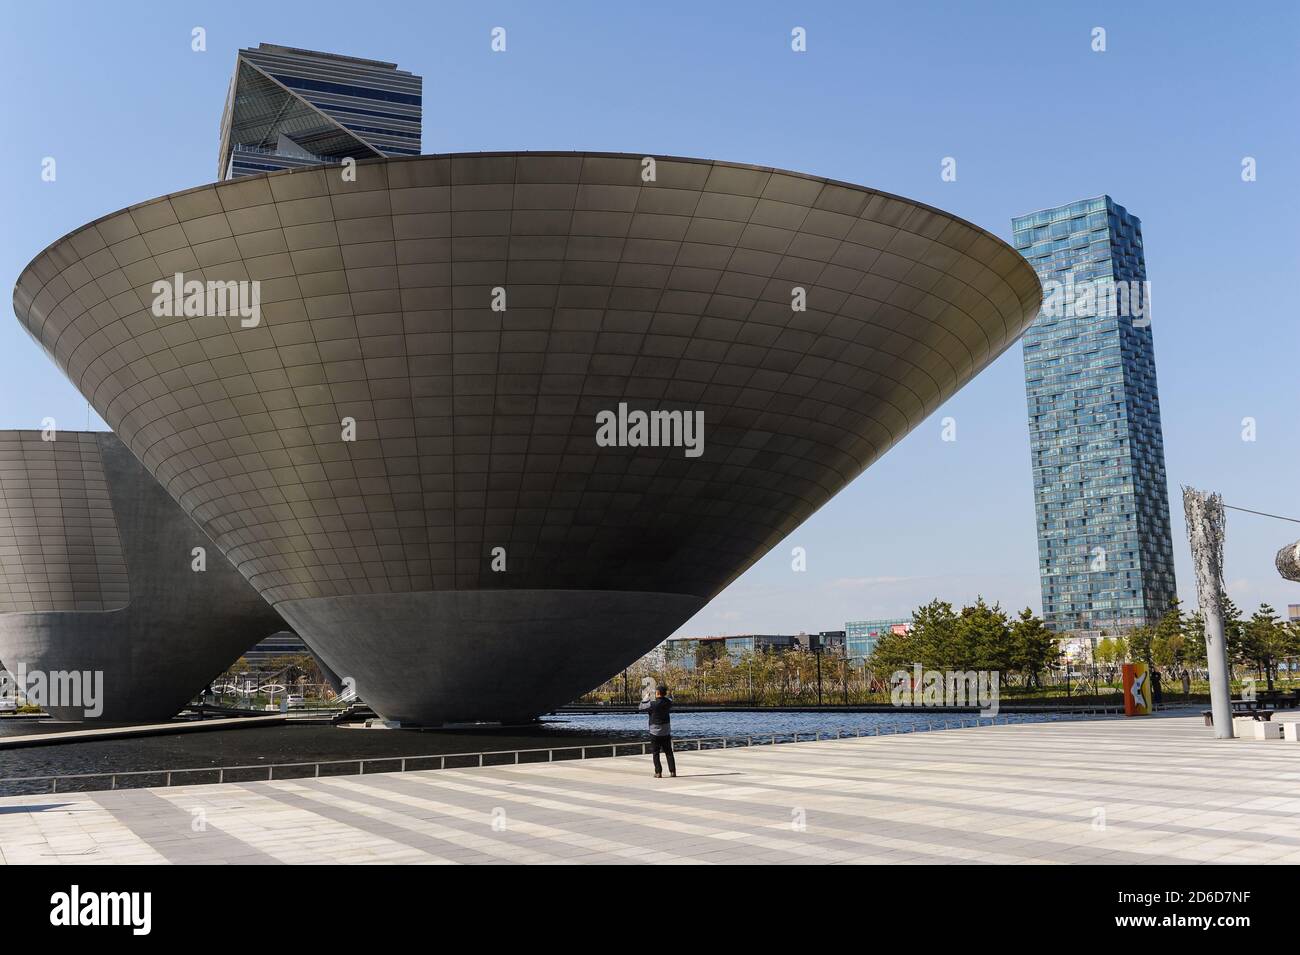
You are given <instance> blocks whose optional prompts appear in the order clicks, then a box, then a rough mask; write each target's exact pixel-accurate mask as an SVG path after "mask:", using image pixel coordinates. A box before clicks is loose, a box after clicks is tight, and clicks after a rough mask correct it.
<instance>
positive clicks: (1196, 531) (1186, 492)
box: [1183, 487, 1233, 739]
mask: <svg viewBox="0 0 1300 955" xmlns="http://www.w3.org/2000/svg"><path fill="white" fill-rule="evenodd" d="M1183 514H1184V516H1185V517H1186V519H1187V539H1188V542H1189V543H1190V544H1191V548H1192V569H1193V571H1194V572H1195V574H1196V595H1197V598H1198V600H1199V603H1200V607H1201V616H1202V617H1204V618H1205V657H1206V660H1207V661H1208V665H1209V670H1210V709H1211V711H1212V712H1213V714H1214V735H1215V736H1216V737H1218V738H1219V739H1232V737H1233V730H1232V678H1231V673H1230V672H1229V670H1228V645H1227V641H1226V640H1225V639H1224V633H1223V537H1224V528H1225V526H1226V521H1225V519H1224V515H1223V498H1222V497H1221V496H1220V495H1219V494H1207V493H1206V492H1204V491H1198V490H1196V489H1194V488H1190V487H1184V488H1183Z"/></svg>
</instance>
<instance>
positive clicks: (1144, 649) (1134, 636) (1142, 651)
mask: <svg viewBox="0 0 1300 955" xmlns="http://www.w3.org/2000/svg"><path fill="white" fill-rule="evenodd" d="M1154 639H1155V630H1154V629H1152V628H1151V627H1148V626H1145V625H1143V626H1141V627H1134V628H1133V629H1132V630H1130V631H1129V632H1128V657H1129V659H1130V660H1132V661H1133V662H1134V663H1145V664H1146V665H1147V666H1153V665H1154V664H1153V662H1152V660H1151V642H1152V641H1153V640H1154Z"/></svg>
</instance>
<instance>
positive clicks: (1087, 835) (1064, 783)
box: [0, 716, 1300, 865]
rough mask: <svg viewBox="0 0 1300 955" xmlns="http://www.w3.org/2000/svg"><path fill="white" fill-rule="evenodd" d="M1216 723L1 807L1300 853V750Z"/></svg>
mask: <svg viewBox="0 0 1300 955" xmlns="http://www.w3.org/2000/svg"><path fill="white" fill-rule="evenodd" d="M1210 733H1211V731H1210V730H1209V729H1207V728H1206V727H1205V726H1204V725H1202V722H1201V719H1200V718H1199V716H1175V717H1162V718H1153V719H1147V720H1127V721H1126V720H1123V719H1119V718H1112V719H1104V720H1096V721H1075V722H1059V723H1037V724H1013V725H1005V726H995V727H981V728H978V729H974V728H972V729H960V730H956V729H954V730H947V731H941V732H930V733H916V734H912V735H905V736H887V737H872V738H866V739H848V740H832V741H826V742H820V743H796V744H785V745H778V746H761V747H755V748H752V749H743V748H742V749H728V750H713V751H704V752H700V753H695V752H687V753H682V754H681V755H680V756H679V765H678V769H679V772H680V774H681V775H680V776H679V777H678V778H677V779H662V780H656V779H652V778H651V770H650V761H649V758H648V757H640V756H628V757H620V758H616V759H593V760H586V761H571V762H563V763H540V764H532V765H521V766H513V765H512V766H501V767H488V768H483V769H477V768H475V769H458V770H443V771H430V772H411V773H405V774H382V775H369V776H346V777H334V778H327V779H304V780H285V781H275V782H256V783H243V784H236V783H228V784H225V785H207V786H190V787H179V788H170V789H166V788H163V789H147V790H146V789H140V790H119V791H111V792H95V793H75V794H67V795H65V794H58V795H53V796H48V795H47V796H13V797H6V798H3V799H0V860H2V861H4V862H5V863H10V864H14V863H54V864H59V863H65V862H70V863H75V864H85V863H317V862H319V863H341V862H356V863H374V862H381V863H503V862H518V863H524V862H530V863H565V862H574V863H578V862H584V863H585V862H596V863H627V862H635V863H665V862H684V863H706V864H707V863H764V864H767V863H828V862H834V863H852V862H874V863H962V862H978V863H1027V862H1032V863H1117V864H1124V865H1131V864H1145V863H1187V862H1193V863H1199V862H1214V863H1261V862H1290V863H1294V862H1300V795H1297V789H1298V788H1300V746H1297V745H1296V744H1292V743H1286V742H1283V741H1266V742H1265V741H1253V740H1232V741H1215V740H1214V739H1213V738H1212V737H1211V735H1210Z"/></svg>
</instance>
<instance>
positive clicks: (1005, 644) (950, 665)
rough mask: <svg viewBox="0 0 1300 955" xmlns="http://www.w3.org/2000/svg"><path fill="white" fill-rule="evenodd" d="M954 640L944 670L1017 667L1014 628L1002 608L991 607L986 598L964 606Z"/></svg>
mask: <svg viewBox="0 0 1300 955" xmlns="http://www.w3.org/2000/svg"><path fill="white" fill-rule="evenodd" d="M953 636H954V639H953V641H952V647H951V651H950V655H949V657H948V661H947V663H946V664H945V667H944V668H945V669H952V670H997V671H999V672H1000V673H1009V672H1011V671H1012V670H1015V669H1016V667H1015V664H1014V661H1013V654H1012V645H1011V628H1010V626H1009V623H1008V621H1007V615H1006V614H1005V613H1004V612H1003V610H1002V607H1001V606H999V605H998V604H994V605H993V606H992V607H990V606H989V605H988V604H987V603H985V602H984V598H983V597H977V598H975V603H974V605H972V606H969V607H963V608H962V611H961V615H960V616H959V617H958V618H957V622H956V627H955V628H954V634H953Z"/></svg>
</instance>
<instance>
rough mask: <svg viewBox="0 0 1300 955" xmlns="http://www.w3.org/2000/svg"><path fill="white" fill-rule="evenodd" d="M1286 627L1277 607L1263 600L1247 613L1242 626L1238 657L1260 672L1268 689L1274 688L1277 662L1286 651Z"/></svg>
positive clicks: (1287, 640)
mask: <svg viewBox="0 0 1300 955" xmlns="http://www.w3.org/2000/svg"><path fill="white" fill-rule="evenodd" d="M1287 631H1288V628H1287V627H1285V626H1284V625H1283V624H1282V622H1281V621H1280V620H1279V619H1278V616H1277V611H1276V610H1274V609H1273V608H1272V607H1270V606H1269V605H1268V604H1266V603H1262V604H1260V605H1259V609H1258V610H1256V611H1255V612H1254V613H1253V614H1251V615H1250V619H1249V620H1246V621H1244V622H1243V623H1242V626H1241V638H1240V639H1241V650H1240V653H1241V658H1242V661H1243V662H1245V663H1249V664H1250V665H1252V666H1254V667H1255V668H1256V670H1257V671H1259V672H1260V673H1262V675H1263V677H1264V680H1265V682H1266V683H1267V685H1268V689H1269V690H1270V691H1271V690H1272V689H1273V674H1274V673H1275V672H1276V670H1277V662H1278V660H1279V659H1280V658H1282V657H1284V656H1286V655H1287V648H1288V643H1289V639H1288V637H1289V634H1288V632H1287Z"/></svg>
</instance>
